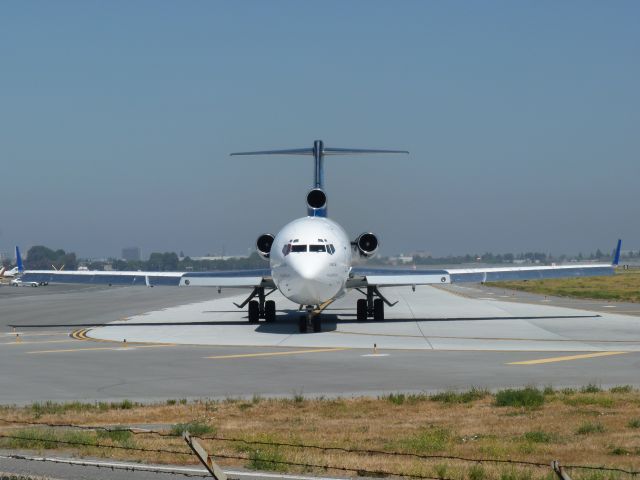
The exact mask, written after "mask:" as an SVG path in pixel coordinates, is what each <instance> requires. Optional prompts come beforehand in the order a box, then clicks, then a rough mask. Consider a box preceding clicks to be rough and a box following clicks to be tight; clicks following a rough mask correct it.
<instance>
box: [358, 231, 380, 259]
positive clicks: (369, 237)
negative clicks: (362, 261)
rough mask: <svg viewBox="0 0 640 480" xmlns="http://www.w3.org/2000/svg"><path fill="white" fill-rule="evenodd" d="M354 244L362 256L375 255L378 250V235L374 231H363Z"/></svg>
mask: <svg viewBox="0 0 640 480" xmlns="http://www.w3.org/2000/svg"><path fill="white" fill-rule="evenodd" d="M352 245H353V246H354V247H355V248H356V250H357V251H358V253H360V256H362V257H373V256H374V255H375V254H376V252H377V251H378V245H379V243H378V237H376V236H375V235H374V234H373V233H371V232H368V233H363V234H362V235H360V236H359V237H358V238H356V241H355V242H353V243H352Z"/></svg>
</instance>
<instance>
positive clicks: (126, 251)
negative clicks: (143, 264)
mask: <svg viewBox="0 0 640 480" xmlns="http://www.w3.org/2000/svg"><path fill="white" fill-rule="evenodd" d="M140 258H141V257H140V247H127V248H123V249H122V259H123V260H126V261H127V262H139V261H140Z"/></svg>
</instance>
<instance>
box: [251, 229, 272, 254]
mask: <svg viewBox="0 0 640 480" xmlns="http://www.w3.org/2000/svg"><path fill="white" fill-rule="evenodd" d="M274 238H275V237H274V236H273V235H271V234H270V233H263V234H262V235H260V236H259V237H258V239H257V240H256V250H257V251H258V253H259V254H260V256H261V257H262V258H269V256H270V255H271V246H272V245H273V240H274Z"/></svg>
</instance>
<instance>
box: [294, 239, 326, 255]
mask: <svg viewBox="0 0 640 480" xmlns="http://www.w3.org/2000/svg"><path fill="white" fill-rule="evenodd" d="M296 241H297V240H293V241H290V242H289V243H286V244H285V245H284V246H283V247H282V254H283V255H284V256H285V257H286V256H287V255H289V254H290V253H306V252H314V253H328V254H329V255H333V254H334V253H336V248H335V247H334V246H333V244H332V243H327V244H313V245H303V244H299V243H295V242H296Z"/></svg>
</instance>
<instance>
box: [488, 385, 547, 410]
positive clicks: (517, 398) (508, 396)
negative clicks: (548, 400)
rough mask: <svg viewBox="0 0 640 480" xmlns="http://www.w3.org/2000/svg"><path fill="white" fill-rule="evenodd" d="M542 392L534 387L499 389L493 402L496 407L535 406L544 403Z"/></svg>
mask: <svg viewBox="0 0 640 480" xmlns="http://www.w3.org/2000/svg"><path fill="white" fill-rule="evenodd" d="M544 400H545V398H544V393H543V392H542V391H541V390H539V389H537V388H535V387H526V388H523V389H517V390H516V389H511V388H508V389H506V390H500V391H499V392H498V393H496V400H495V404H496V406H498V407H525V408H537V407H541V406H542V405H543V404H544Z"/></svg>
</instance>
